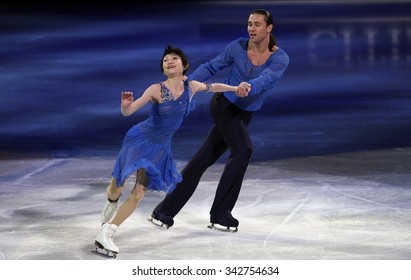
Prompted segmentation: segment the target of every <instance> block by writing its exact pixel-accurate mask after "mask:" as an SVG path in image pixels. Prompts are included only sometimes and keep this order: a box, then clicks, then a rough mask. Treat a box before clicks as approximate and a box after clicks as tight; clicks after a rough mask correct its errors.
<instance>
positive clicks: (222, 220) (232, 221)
mask: <svg viewBox="0 0 411 280" xmlns="http://www.w3.org/2000/svg"><path fill="white" fill-rule="evenodd" d="M210 223H211V225H208V226H207V227H208V228H209V229H216V230H219V231H224V232H237V231H238V225H239V222H238V220H237V219H236V218H234V217H233V216H232V215H231V213H227V214H226V215H224V216H219V217H211V218H210Z"/></svg>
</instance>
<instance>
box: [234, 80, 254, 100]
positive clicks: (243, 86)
mask: <svg viewBox="0 0 411 280" xmlns="http://www.w3.org/2000/svg"><path fill="white" fill-rule="evenodd" d="M250 90H251V85H250V84H249V83H247V82H241V83H240V84H239V85H238V88H237V91H236V93H235V94H236V95H237V96H239V97H246V96H248V92H249V91H250Z"/></svg>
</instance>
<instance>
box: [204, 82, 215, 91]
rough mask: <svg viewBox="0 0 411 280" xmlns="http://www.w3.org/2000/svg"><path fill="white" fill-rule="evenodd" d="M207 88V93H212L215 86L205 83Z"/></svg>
mask: <svg viewBox="0 0 411 280" xmlns="http://www.w3.org/2000/svg"><path fill="white" fill-rule="evenodd" d="M204 84H205V85H206V87H207V89H206V91H211V89H212V88H213V85H212V84H210V83H204Z"/></svg>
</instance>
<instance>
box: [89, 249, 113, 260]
mask: <svg viewBox="0 0 411 280" xmlns="http://www.w3.org/2000/svg"><path fill="white" fill-rule="evenodd" d="M100 250H102V251H100ZM91 252H92V253H93V254H95V255H97V256H100V257H103V258H106V259H115V258H116V257H117V253H115V252H112V251H107V250H106V249H101V248H99V247H96V248H94V250H91Z"/></svg>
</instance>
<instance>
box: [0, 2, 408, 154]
mask: <svg viewBox="0 0 411 280" xmlns="http://www.w3.org/2000/svg"><path fill="white" fill-rule="evenodd" d="M102 3H104V2H102ZM102 3H100V4H99V5H92V4H87V3H84V5H81V6H75V5H69V4H65V5H64V4H62V3H60V4H58V3H56V4H54V5H50V3H43V4H42V3H36V4H35V5H34V4H21V5H18V4H12V5H11V4H4V3H3V4H1V5H0V8H1V9H0V31H1V36H0V57H1V59H0V64H1V67H0V156H2V157H4V156H8V155H16V154H20V155H25V156H29V155H31V154H38V153H45V154H48V155H52V156H54V157H65V156H77V155H107V154H109V155H115V154H116V153H117V152H118V150H119V148H120V145H121V141H122V138H123V136H124V134H125V133H126V131H127V130H128V129H129V128H130V127H131V126H132V125H133V124H135V123H137V122H138V121H141V120H143V119H144V118H145V117H146V115H147V109H148V106H147V107H146V108H144V109H142V110H141V111H139V112H137V113H136V114H135V115H133V116H131V117H129V118H125V117H123V116H122V115H121V113H120V92H121V91H122V90H131V91H133V92H134V94H135V95H139V94H141V93H142V92H143V91H144V89H145V88H147V87H148V86H149V85H151V84H152V83H156V82H158V81H162V80H163V79H164V76H162V74H161V71H160V59H161V56H162V53H163V50H164V47H165V45H166V44H172V45H174V46H177V47H180V48H182V49H183V50H184V51H185V52H186V54H187V55H188V57H189V59H190V68H189V73H190V70H191V71H192V70H194V69H195V68H196V67H197V66H199V65H200V64H201V63H202V62H205V61H206V60H208V59H210V58H212V57H214V56H216V55H217V54H218V53H219V52H221V51H222V50H223V48H224V47H225V45H226V44H227V43H229V42H230V41H231V40H233V39H235V38H237V37H239V36H247V19H248V15H249V13H250V12H251V11H252V10H254V9H257V8H265V9H267V10H269V11H270V12H271V13H272V14H273V16H274V20H275V27H274V34H275V36H276V38H277V42H278V45H279V46H280V47H281V48H283V49H284V50H285V51H286V52H287V53H288V54H289V56H290V65H289V68H288V69H287V71H286V73H285V75H284V77H283V79H282V80H281V81H280V83H279V84H278V87H277V91H276V92H275V94H274V95H272V96H271V97H270V98H268V99H267V100H266V102H265V104H264V106H263V108H262V110H261V111H259V112H258V113H256V114H255V116H254V119H253V121H252V123H251V125H250V131H251V134H252V140H253V143H254V146H255V152H254V155H253V160H268V159H276V158H286V157H297V156H310V155H320V154H328V153H341V152H350V151H361V150H373V149H386V148H393V147H404V146H409V145H410V143H411V110H410V109H411V83H410V82H409V78H410V76H411V75H410V70H411V3H409V2H407V1H402V2H377V3H373V2H367V3H361V2H359V3H355V2H349V3H348V4H346V3H333V2H317V3H315V2H307V3H305V2H297V1H290V2H286V1H282V2H273V1H258V2H256V1H224V2H218V1H214V2H213V1H208V2H172V3H171V2H162V3H160V2H156V1H150V5H148V4H147V5H136V4H134V5H131V4H129V5H126V4H122V5H120V4H115V5H114V4H107V3H106V4H102ZM153 3H156V4H157V5H156V6H153ZM224 77H225V76H224V72H223V73H220V74H219V75H218V76H216V77H214V78H213V81H223V80H224ZM210 97H211V95H210V94H209V93H200V94H198V95H196V99H197V109H196V111H195V112H193V113H192V114H191V115H190V117H189V118H187V119H186V120H185V123H184V124H183V126H182V128H181V129H180V131H179V132H178V133H177V134H176V135H175V138H174V140H175V141H174V143H173V149H174V156H175V157H176V158H180V159H188V158H189V157H190V156H191V155H192V154H193V153H194V151H195V150H196V149H197V148H198V146H199V145H200V144H201V141H202V140H203V138H204V137H205V135H206V133H207V131H208V129H209V127H210V126H211V123H212V121H211V119H210V115H209V111H208V101H209V99H210Z"/></svg>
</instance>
